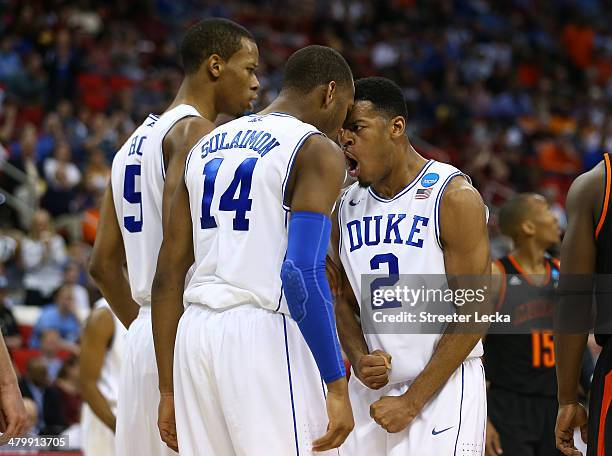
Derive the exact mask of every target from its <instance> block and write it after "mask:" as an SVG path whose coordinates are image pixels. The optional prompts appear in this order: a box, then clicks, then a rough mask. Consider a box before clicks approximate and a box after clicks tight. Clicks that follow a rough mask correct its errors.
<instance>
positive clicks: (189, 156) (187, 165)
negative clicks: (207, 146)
mask: <svg viewBox="0 0 612 456" xmlns="http://www.w3.org/2000/svg"><path fill="white" fill-rule="evenodd" d="M198 144H199V142H198ZM196 146H197V144H196ZM194 150H195V146H194V147H193V149H191V150H190V151H189V155H187V161H186V162H185V175H184V176H183V178H184V180H185V185H187V169H188V168H189V161H190V160H191V155H192V154H193V151H194Z"/></svg>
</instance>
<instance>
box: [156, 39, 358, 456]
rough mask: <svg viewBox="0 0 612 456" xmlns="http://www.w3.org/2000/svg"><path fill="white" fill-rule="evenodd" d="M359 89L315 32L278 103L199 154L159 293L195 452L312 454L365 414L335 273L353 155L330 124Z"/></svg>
mask: <svg viewBox="0 0 612 456" xmlns="http://www.w3.org/2000/svg"><path fill="white" fill-rule="evenodd" d="M352 100H353V78H352V74H351V70H350V68H349V67H348V65H347V63H346V61H345V60H344V58H343V57H342V56H341V55H340V54H338V53H337V52H336V51H334V50H333V49H331V48H327V47H323V46H308V47H306V48H303V49H301V50H299V51H297V52H296V53H294V54H293V55H292V56H291V57H290V58H289V60H288V61H287V64H286V67H285V74H284V81H283V87H282V90H281V92H280V94H279V96H278V98H276V100H274V101H273V102H272V104H271V105H270V106H269V107H267V108H266V109H264V110H263V111H262V112H260V113H258V114H256V115H251V116H247V117H243V118H240V119H237V120H234V121H232V122H229V123H227V124H225V125H223V126H221V127H219V128H217V129H215V130H214V131H212V132H211V133H210V134H209V135H207V136H205V137H204V138H202V139H201V140H200V141H199V142H198V143H197V144H196V145H195V147H194V148H193V149H192V150H191V152H190V153H189V155H188V158H187V163H186V166H185V183H184V184H182V185H180V186H179V187H178V189H177V192H176V193H175V195H174V199H173V203H172V209H171V217H172V219H173V220H180V223H174V224H169V225H168V226H167V227H168V232H167V233H165V235H164V242H163V245H162V248H161V251H160V255H159V259H158V265H157V273H156V275H155V281H154V285H153V303H152V306H153V332H154V338H155V348H156V351H157V359H158V368H159V375H160V389H161V391H162V394H163V393H168V394H169V393H170V392H171V391H172V390H173V387H174V396H175V401H176V402H175V406H176V437H178V446H179V448H180V451H181V454H182V455H186V456H196V455H219V456H221V455H223V456H232V455H239V456H247V455H248V456H264V455H265V456H289V455H298V454H299V455H308V454H312V451H313V450H314V451H326V450H330V449H332V448H336V447H338V446H339V445H340V444H341V443H342V442H343V441H344V440H345V438H346V436H347V435H348V433H349V432H350V431H351V429H352V427H353V417H352V412H351V408H350V403H349V401H348V388H347V381H346V377H345V371H344V365H343V361H342V356H341V351H340V346H339V342H338V339H337V335H336V328H335V319H334V316H333V309H332V303H331V295H330V290H329V285H328V283H327V278H326V276H325V255H326V251H327V246H328V243H329V239H330V232H331V221H330V218H329V215H330V212H331V210H332V206H333V204H334V201H335V200H336V198H337V196H338V194H339V191H340V186H341V184H342V182H343V180H344V176H345V166H344V157H343V156H342V152H341V150H340V149H339V147H338V146H337V145H336V144H335V143H334V142H333V141H332V140H330V139H328V137H326V136H325V135H324V134H326V135H328V136H329V137H336V136H337V133H338V131H339V129H340V127H341V125H342V121H343V120H344V118H345V117H346V114H347V110H348V108H349V106H350V104H351V103H352ZM194 257H195V272H194V274H193V276H192V278H191V280H190V282H189V284H188V285H187V288H186V289H185V291H184V293H183V282H184V280H185V274H186V273H187V270H188V268H189V267H190V266H191V265H192V263H193V262H194ZM183 299H184V301H185V302H186V303H187V305H188V307H187V308H186V310H185V312H184V313H183V314H182V316H180V314H181V312H182V309H183ZM179 316H180V323H179ZM296 321H297V322H296ZM300 332H301V333H302V334H300ZM175 340H176V346H175ZM173 361H174V370H173ZM324 382H325V383H327V390H326V388H325V387H324V384H323V383H324ZM326 394H327V403H326ZM326 404H327V414H326ZM162 405H163V403H162ZM170 405H171V404H168V406H170ZM162 409H163V407H160V427H161V426H162V424H163V423H162V419H161V414H162ZM162 434H163V433H162ZM176 437H175V436H174V435H173V433H169V434H168V435H167V436H166V438H167V439H168V440H171V439H174V438H176ZM330 454H337V453H336V452H333V453H330Z"/></svg>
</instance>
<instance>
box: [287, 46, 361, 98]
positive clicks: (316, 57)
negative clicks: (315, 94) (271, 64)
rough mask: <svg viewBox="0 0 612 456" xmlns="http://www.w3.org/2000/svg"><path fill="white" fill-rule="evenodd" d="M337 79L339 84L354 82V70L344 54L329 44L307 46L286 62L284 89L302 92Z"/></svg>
mask: <svg viewBox="0 0 612 456" xmlns="http://www.w3.org/2000/svg"><path fill="white" fill-rule="evenodd" d="M330 81H335V82H336V84H338V85H339V86H343V87H346V86H349V85H352V83H353V72H352V71H351V67H349V64H348V63H346V60H345V59H344V57H342V55H341V54H340V53H339V52H338V51H336V50H334V49H332V48H330V47H327V46H318V45H312V46H306V47H305V48H302V49H300V50H299V51H296V52H294V53H293V54H292V55H291V57H289V60H287V63H286V64H285V73H284V76H283V89H293V90H296V91H298V92H300V93H308V92H310V91H311V90H313V89H315V88H317V87H319V86H321V85H326V84H329V82H330Z"/></svg>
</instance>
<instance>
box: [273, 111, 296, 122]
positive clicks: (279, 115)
mask: <svg viewBox="0 0 612 456" xmlns="http://www.w3.org/2000/svg"><path fill="white" fill-rule="evenodd" d="M265 115H266V116H276V117H291V118H292V119H297V120H300V119H298V118H297V117H295V116H292V115H291V114H287V113H286V112H281V111H274V112H269V113H268V114H265ZM300 122H301V120H300Z"/></svg>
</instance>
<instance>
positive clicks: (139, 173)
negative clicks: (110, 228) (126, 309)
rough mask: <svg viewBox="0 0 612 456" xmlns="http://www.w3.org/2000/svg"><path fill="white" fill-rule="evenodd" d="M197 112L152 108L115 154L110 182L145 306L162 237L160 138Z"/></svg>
mask: <svg viewBox="0 0 612 456" xmlns="http://www.w3.org/2000/svg"><path fill="white" fill-rule="evenodd" d="M199 115H200V114H199V113H198V111H197V110H196V109H195V108H194V107H193V106H190V105H185V104H182V105H178V106H176V107H175V108H173V109H171V110H169V111H167V112H165V113H164V114H162V116H161V117H157V116H154V115H153V114H150V115H149V117H147V119H146V120H145V121H144V122H143V124H142V125H140V127H138V128H137V129H136V130H135V131H134V133H132V136H130V138H129V139H128V140H127V141H126V142H125V144H123V146H122V147H121V149H119V152H117V155H115V158H114V159H113V168H112V175H111V185H112V188H113V200H114V202H115V210H116V212H117V222H118V223H119V226H120V227H121V233H122V235H123V245H124V247H125V255H126V258H127V269H128V277H129V281H130V289H131V291H132V297H133V298H134V301H136V302H137V303H138V304H140V305H141V306H149V305H150V304H151V285H152V283H153V277H154V275H155V269H156V267H157V255H158V254H159V249H160V247H161V243H162V238H163V230H162V195H163V192H164V179H165V165H164V157H163V152H162V143H163V140H164V138H165V136H166V134H167V133H168V131H169V130H170V129H171V128H172V127H173V126H174V124H176V122H178V121H179V120H181V119H183V118H185V117H190V116H199ZM109 254H111V255H112V252H109Z"/></svg>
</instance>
